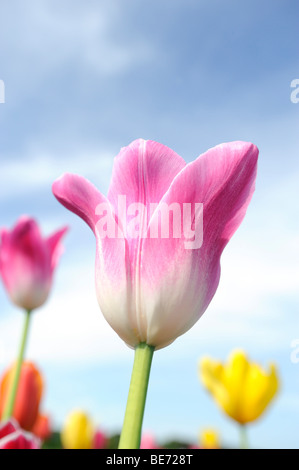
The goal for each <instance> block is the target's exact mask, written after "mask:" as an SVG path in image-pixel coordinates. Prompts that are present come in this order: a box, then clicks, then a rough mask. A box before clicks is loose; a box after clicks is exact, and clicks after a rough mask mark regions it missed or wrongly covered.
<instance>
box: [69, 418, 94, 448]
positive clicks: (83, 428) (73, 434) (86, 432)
mask: <svg viewBox="0 0 299 470" xmlns="http://www.w3.org/2000/svg"><path fill="white" fill-rule="evenodd" d="M94 435H95V429H94V426H93V423H92V421H91V420H90V418H89V417H88V415H87V414H86V413H84V412H83V411H80V410H74V411H72V412H71V413H70V414H69V415H68V416H67V419H66V421H65V424H64V426H63V429H62V431H61V442H62V446H63V448H64V449H92V448H93V440H94Z"/></svg>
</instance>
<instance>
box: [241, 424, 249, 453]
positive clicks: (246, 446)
mask: <svg viewBox="0 0 299 470" xmlns="http://www.w3.org/2000/svg"><path fill="white" fill-rule="evenodd" d="M240 447H241V449H249V444H248V435H247V428H246V426H245V424H241V425H240Z"/></svg>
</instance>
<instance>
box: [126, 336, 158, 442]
mask: <svg viewBox="0 0 299 470" xmlns="http://www.w3.org/2000/svg"><path fill="white" fill-rule="evenodd" d="M154 349H155V348H154V347H153V346H149V345H148V344H146V343H140V344H139V345H138V346H137V347H136V349H135V358H134V365H133V371H132V376H131V383H130V388H129V395H128V401H127V407H126V413H125V418H124V424H123V428H122V432H121V436H120V441H119V446H118V448H119V449H139V446H140V440H141V430H142V421H143V414H144V407H145V401H146V394H147V388H148V381H149V376H150V370H151V363H152V358H153V354H154Z"/></svg>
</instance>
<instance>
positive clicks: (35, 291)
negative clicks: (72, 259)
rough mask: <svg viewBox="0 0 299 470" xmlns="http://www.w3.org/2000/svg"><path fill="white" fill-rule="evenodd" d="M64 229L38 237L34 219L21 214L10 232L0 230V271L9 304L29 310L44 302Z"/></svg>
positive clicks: (50, 283)
mask: <svg viewBox="0 0 299 470" xmlns="http://www.w3.org/2000/svg"><path fill="white" fill-rule="evenodd" d="M66 230H67V228H66V227H64V228H62V229H61V230H59V231H57V232H55V233H54V234H53V235H51V236H50V237H48V238H42V236H41V234H40V231H39V228H38V225H37V223H36V222H35V220H34V219H32V218H29V217H27V216H22V217H21V218H20V219H19V220H18V222H17V224H16V225H15V227H14V228H13V229H12V230H11V231H8V230H7V229H2V230H1V231H0V274H1V276H2V279H3V283H4V286H5V288H6V290H7V292H8V295H9V297H10V299H11V300H12V302H13V303H15V304H16V305H18V306H19V307H22V308H24V309H26V310H33V309H35V308H37V307H40V306H41V305H42V304H43V303H44V302H45V301H46V299H47V297H48V295H49V291H50V289H51V285H52V280H53V273H54V270H55V267H56V265H57V263H58V260H59V257H60V255H61V253H62V245H61V243H60V240H61V238H62V236H63V235H64V234H65V232H66Z"/></svg>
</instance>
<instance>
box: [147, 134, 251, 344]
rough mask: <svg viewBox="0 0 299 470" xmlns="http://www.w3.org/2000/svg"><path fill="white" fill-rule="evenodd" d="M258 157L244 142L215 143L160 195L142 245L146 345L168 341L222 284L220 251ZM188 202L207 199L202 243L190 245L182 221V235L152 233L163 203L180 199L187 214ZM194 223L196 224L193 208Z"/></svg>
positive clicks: (241, 212)
mask: <svg viewBox="0 0 299 470" xmlns="http://www.w3.org/2000/svg"><path fill="white" fill-rule="evenodd" d="M257 157H258V150H257V148H256V147H255V146H254V145H253V144H250V143H246V142H232V143H227V144H221V145H219V146H217V147H214V148H213V149H210V150H209V151H207V152H206V153H205V154H203V155H201V156H200V157H198V158H197V160H195V161H194V162H192V163H190V164H188V165H187V166H186V167H185V168H184V169H183V170H182V171H181V172H180V173H178V174H177V176H176V177H175V178H174V180H173V182H172V184H171V186H170V188H169V190H168V191H167V192H166V194H165V195H164V197H163V198H162V201H161V203H160V204H159V206H158V208H157V209H156V212H155V213H154V214H153V216H152V219H151V221H150V224H149V229H148V237H147V238H146V239H144V240H143V244H142V247H141V252H142V256H141V260H140V274H139V277H140V279H142V285H141V286H140V293H139V296H140V304H141V311H142V312H143V318H144V319H146V321H144V322H143V324H142V326H141V328H142V332H143V336H144V340H145V341H147V342H148V344H151V345H153V346H157V345H161V346H159V347H163V346H164V345H167V344H169V343H170V342H172V341H173V339H175V338H176V337H177V336H179V335H181V334H183V333H184V332H186V331H187V330H188V329H189V328H190V327H191V326H192V325H193V324H194V323H195V322H196V321H197V320H198V318H199V317H200V316H201V315H202V314H203V312H204V311H205V310H206V308H207V306H208V304H209V303H210V301H211V299H212V297H213V295H214V293H215V291H216V289H217V286H218V282H219V277H220V256H221V253H222V251H223V249H224V247H225V245H226V244H227V242H228V241H229V239H230V238H231V236H232V235H233V233H234V232H235V231H236V229H237V227H238V226H239V225H240V223H241V221H242V219H243V217H244V216H245V213H246V209H247V206H248V204H249V202H250V199H251V197H252V194H253V191H254V186H255V178H256V166H257ZM184 203H185V204H191V206H192V204H193V205H194V204H195V203H202V204H203V244H202V246H201V247H200V248H196V245H195V248H194V249H190V248H186V242H190V238H188V237H186V236H183V235H184V233H185V232H184V231H185V226H184V227H183V222H181V231H182V236H181V237H178V238H175V237H174V236H172V237H171V236H169V237H168V238H167V237H166V238H162V237H161V236H160V237H158V238H153V237H151V236H150V230H151V228H152V226H153V225H159V223H160V222H157V218H158V217H159V214H160V208H161V206H162V204H166V205H167V207H168V208H169V207H171V205H172V204H179V205H180V209H181V214H184V206H183V204H184ZM182 219H183V216H182ZM192 222H193V224H194V223H196V220H195V218H194V212H193V220H192ZM160 225H161V223H160ZM183 232H184V233H183ZM187 232H188V231H187ZM190 233H191V226H190V230H189V234H190ZM184 312H188V314H187V315H186V314H184Z"/></svg>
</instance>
